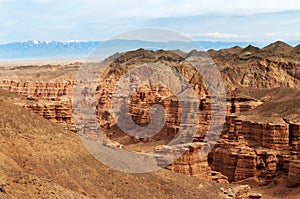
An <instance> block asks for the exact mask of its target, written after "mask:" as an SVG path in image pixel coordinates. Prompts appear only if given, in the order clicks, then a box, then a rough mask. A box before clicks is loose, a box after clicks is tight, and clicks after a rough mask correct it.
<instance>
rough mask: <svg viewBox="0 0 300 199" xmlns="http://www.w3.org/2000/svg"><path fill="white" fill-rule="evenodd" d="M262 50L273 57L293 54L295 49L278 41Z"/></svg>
mask: <svg viewBox="0 0 300 199" xmlns="http://www.w3.org/2000/svg"><path fill="white" fill-rule="evenodd" d="M262 50H263V51H266V52H268V53H272V54H273V55H282V54H283V55H284V54H289V53H291V51H292V50H293V47H292V46H290V45H288V44H286V43H284V42H282V41H277V42H274V43H271V44H269V45H268V46H266V47H264V48H262Z"/></svg>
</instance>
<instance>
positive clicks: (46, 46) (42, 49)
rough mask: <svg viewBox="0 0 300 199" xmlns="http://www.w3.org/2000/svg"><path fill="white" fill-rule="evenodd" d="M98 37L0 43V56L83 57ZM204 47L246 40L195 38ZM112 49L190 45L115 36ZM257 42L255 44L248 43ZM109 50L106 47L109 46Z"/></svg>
mask: <svg viewBox="0 0 300 199" xmlns="http://www.w3.org/2000/svg"><path fill="white" fill-rule="evenodd" d="M101 43H102V42H101V41H67V42H58V41H26V42H14V43H7V44H0V60H17V59H19V60H24V59H84V58H85V57H86V56H87V55H88V54H89V53H90V52H91V51H92V50H93V49H94V48H95V47H97V46H98V45H100V44H101ZM197 43H198V45H200V46H201V47H202V48H203V49H204V50H208V49H216V50H217V49H221V48H230V47H233V46H235V45H239V46H241V47H245V46H247V45H249V44H250V43H249V42H211V41H198V42H197ZM105 44H106V45H108V46H109V49H110V50H111V51H112V52H113V51H118V50H120V51H122V49H125V46H126V47H128V46H130V47H131V48H132V49H135V48H141V47H143V46H145V47H146V48H147V47H148V48H149V49H155V47H156V46H159V47H160V48H162V49H174V48H175V49H177V48H178V46H187V48H189V47H191V43H190V44H189V43H186V42H180V41H171V42H149V41H139V40H118V41H111V42H110V43H107V42H106V43H105ZM251 44H254V45H257V46H259V45H258V44H255V43H251ZM108 52H109V50H108Z"/></svg>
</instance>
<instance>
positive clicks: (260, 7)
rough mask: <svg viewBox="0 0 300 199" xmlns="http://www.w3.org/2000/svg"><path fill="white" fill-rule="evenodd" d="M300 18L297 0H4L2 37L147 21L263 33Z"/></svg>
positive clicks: (102, 33) (37, 36)
mask: <svg viewBox="0 0 300 199" xmlns="http://www.w3.org/2000/svg"><path fill="white" fill-rule="evenodd" d="M265 13H267V14H265ZM262 14H263V15H262ZM299 20H300V1H298V0H285V1H282V0H272V3H270V1H261V0H201V1H199V0H152V1H140V0H123V1H119V0H109V1H99V0H85V1H82V0H65V1H59V0H24V1H17V0H0V29H1V37H0V43H1V42H9V41H16V40H29V39H30V40H66V41H67V40H103V39H107V38H110V37H111V36H113V35H116V34H119V33H121V32H126V31H130V30H133V29H138V28H145V27H159V28H168V29H172V30H175V31H179V32H186V33H189V34H188V35H189V36H190V37H192V38H196V37H199V38H207V39H220V40H221V39H225V40H226V39H227V40H233V39H235V40H237V39H244V38H245V37H247V38H255V39H257V38H259V39H260V38H266V37H271V36H270V35H269V36H268V35H265V34H266V33H268V32H271V33H272V32H274V33H278V35H279V34H280V35H283V34H282V32H286V33H291V32H299V31H298V30H299ZM278 24H280V26H279V25H278ZM199 33H200V34H199ZM294 37H296V36H294Z"/></svg>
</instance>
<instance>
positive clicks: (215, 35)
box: [185, 32, 239, 39]
mask: <svg viewBox="0 0 300 199" xmlns="http://www.w3.org/2000/svg"><path fill="white" fill-rule="evenodd" d="M185 35H186V36H188V37H193V38H197V37H208V38H213V39H233V38H238V37H239V36H238V35H237V34H229V33H220V32H210V33H197V34H185Z"/></svg>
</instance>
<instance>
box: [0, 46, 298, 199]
mask: <svg viewBox="0 0 300 199" xmlns="http://www.w3.org/2000/svg"><path fill="white" fill-rule="evenodd" d="M208 54H209V55H210V57H211V58H212V60H213V61H214V63H215V64H216V66H217V67H218V68H219V70H220V73H221V76H222V78H223V81H224V85H225V88H226V91H227V95H226V104H227V110H226V117H225V115H224V118H225V120H224V128H223V130H222V133H221V135H220V138H219V139H218V141H217V143H216V144H215V145H213V144H211V143H206V142H203V141H204V139H205V135H206V132H207V130H208V128H209V125H210V123H211V117H212V110H211V96H210V93H209V92H208V90H207V89H206V85H205V81H204V80H203V79H202V78H201V75H199V74H198V72H197V70H195V68H193V66H192V65H191V64H190V63H189V62H188V60H189V58H193V57H194V56H201V55H202V56H203V52H200V51H192V52H190V53H184V52H178V51H177V52H176V51H164V50H159V51H151V50H144V49H138V50H135V51H130V52H126V53H121V54H116V55H113V56H112V57H110V58H108V59H107V60H108V63H109V64H108V67H107V68H106V70H105V71H104V72H103V74H102V76H101V78H102V81H101V82H99V83H98V84H97V88H96V91H95V97H96V100H95V106H96V115H97V119H98V122H99V124H100V125H101V127H102V129H103V130H104V132H105V134H106V135H107V137H108V138H109V140H111V141H112V142H116V143H120V144H122V145H124V148H125V149H126V150H133V151H138V152H149V151H155V150H156V149H157V148H160V147H161V146H163V145H167V144H168V143H169V142H170V141H171V140H172V139H174V138H175V137H176V135H177V134H178V128H179V126H180V123H181V110H182V107H181V105H180V102H179V100H178V99H177V98H176V96H175V95H174V93H173V92H172V91H171V90H168V89H167V88H165V87H163V86H161V85H158V84H149V85H145V86H143V87H140V88H139V89H138V90H136V92H135V93H134V94H133V95H131V97H130V102H131V103H130V105H129V111H130V117H131V118H132V120H133V121H134V122H135V123H136V124H139V125H141V126H145V125H147V124H149V123H150V122H151V120H150V116H149V110H150V107H151V106H152V105H154V104H161V105H163V106H164V108H165V115H166V123H165V125H164V126H163V128H162V129H161V131H160V132H158V133H157V134H155V135H154V136H151V137H149V138H138V137H134V136H129V135H127V134H125V133H124V132H122V130H121V129H120V128H119V127H118V125H117V121H115V119H114V117H113V115H112V111H111V105H112V104H111V99H112V94H113V91H114V89H115V86H116V84H117V82H118V80H119V79H120V78H121V77H122V76H124V74H126V73H127V72H128V71H130V70H132V69H134V68H135V67H137V66H138V65H142V64H144V63H148V64H149V63H151V64H156V63H159V64H160V65H163V66H164V67H169V68H172V67H173V68H175V69H176V71H178V72H179V73H180V74H182V76H183V77H184V78H185V79H187V81H188V82H189V83H190V85H191V87H192V88H193V89H194V92H195V96H196V97H197V99H198V104H197V106H198V107H199V110H200V118H199V125H198V129H197V132H196V134H195V135H194V136H193V143H190V144H188V146H186V145H184V146H183V147H184V148H185V150H186V151H185V153H184V154H183V155H182V156H181V157H180V158H179V159H178V160H176V161H175V162H174V163H172V164H171V165H169V166H168V167H166V169H167V170H171V171H174V172H176V173H181V174H185V175H188V176H193V177H195V178H198V179H204V180H209V181H215V182H218V183H223V184H228V183H239V184H249V185H250V186H251V187H253V188H256V187H260V186H270V185H271V184H274V183H276V182H278V181H280V182H283V181H284V183H285V185H286V187H285V188H283V189H284V190H285V191H286V192H287V193H288V192H289V191H291V190H293V191H291V192H292V193H293V194H294V196H297V194H300V191H299V186H300V177H299V176H300V152H299V150H300V147H299V142H300V91H299V89H300V62H299V60H300V54H299V46H296V47H292V46H289V45H287V44H285V43H283V42H275V43H273V44H270V45H269V46H266V47H264V48H262V49H259V48H256V47H254V46H248V47H246V48H244V49H242V48H240V47H233V48H230V49H223V50H219V51H215V50H209V51H208ZM82 65H83V64H82V63H73V64H68V65H44V66H17V67H11V68H2V69H1V75H0V78H2V80H1V81H0V88H1V89H4V90H7V91H10V92H13V93H17V94H19V95H22V96H24V97H25V100H23V101H18V100H17V101H15V102H14V103H15V104H17V105H20V106H22V107H24V108H25V109H28V110H30V111H32V112H34V113H37V114H39V115H41V116H43V117H44V118H46V119H48V120H50V121H52V122H55V123H58V124H59V125H61V126H62V127H63V128H65V129H67V130H70V131H72V132H77V131H78V130H80V129H78V128H77V129H76V125H75V120H74V118H73V115H72V108H73V111H74V109H75V111H76V107H74V106H72V92H73V88H74V86H76V85H77V82H76V72H77V71H78V70H79V69H80V67H82ZM85 133H86V132H85ZM185 133H186V134H185ZM188 133H189V132H184V133H183V138H185V136H187V135H188ZM183 141H184V140H183ZM204 148H205V149H206V150H208V151H210V152H209V154H208V156H206V157H202V158H200V157H199V152H200V151H201V150H202V149H204ZM159 163H160V162H159V161H158V164H159ZM293 188H294V189H293ZM287 190H288V191H287ZM295 190H296V191H295ZM295 194H296V195H295ZM253 197H254V196H253Z"/></svg>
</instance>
